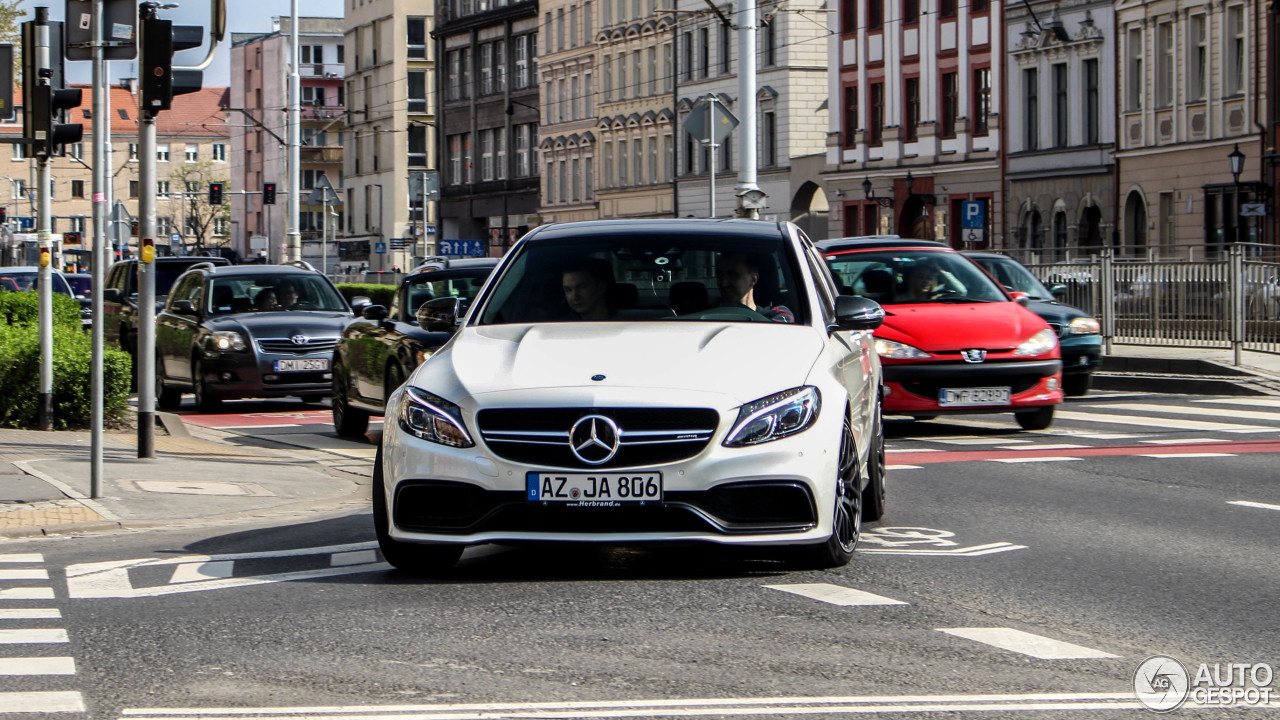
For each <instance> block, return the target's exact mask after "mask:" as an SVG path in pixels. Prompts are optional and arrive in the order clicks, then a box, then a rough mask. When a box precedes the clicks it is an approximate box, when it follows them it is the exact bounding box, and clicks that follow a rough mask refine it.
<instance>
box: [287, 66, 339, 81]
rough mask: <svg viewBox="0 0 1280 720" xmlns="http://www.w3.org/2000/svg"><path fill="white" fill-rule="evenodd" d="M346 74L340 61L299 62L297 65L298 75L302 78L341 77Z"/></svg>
mask: <svg viewBox="0 0 1280 720" xmlns="http://www.w3.org/2000/svg"><path fill="white" fill-rule="evenodd" d="M345 74H346V70H345V69H344V68H343V65H342V63H301V64H300V65H298V76H299V77H302V78H329V79H334V78H337V79H342V76H343V75H345Z"/></svg>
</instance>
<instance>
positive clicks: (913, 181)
mask: <svg viewBox="0 0 1280 720" xmlns="http://www.w3.org/2000/svg"><path fill="white" fill-rule="evenodd" d="M903 184H904V185H906V187H907V197H911V196H912V195H914V194H915V193H913V192H911V188H913V187H915V185H916V179H915V178H913V177H911V171H910V170H908V171H907V179H906V180H904V181H903Z"/></svg>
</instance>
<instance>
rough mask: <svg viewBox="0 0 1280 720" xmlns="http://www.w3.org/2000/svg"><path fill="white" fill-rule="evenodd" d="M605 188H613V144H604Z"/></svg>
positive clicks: (606, 142)
mask: <svg viewBox="0 0 1280 720" xmlns="http://www.w3.org/2000/svg"><path fill="white" fill-rule="evenodd" d="M603 147H604V187H613V143H611V142H609V141H608V140H606V141H605V142H604V145H603Z"/></svg>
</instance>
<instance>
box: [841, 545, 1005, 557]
mask: <svg viewBox="0 0 1280 720" xmlns="http://www.w3.org/2000/svg"><path fill="white" fill-rule="evenodd" d="M1026 549H1027V546H1026V545H1014V544H1013V543H1007V542H998V543H988V544H986V545H970V546H967V547H955V548H949V549H947V550H931V549H926V548H858V552H860V553H866V554H868V555H917V556H940V557H942V556H945V557H978V556H979V555H994V554H995V553H1002V552H1009V551H1010V550H1026Z"/></svg>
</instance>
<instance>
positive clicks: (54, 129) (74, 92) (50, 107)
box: [28, 85, 84, 156]
mask: <svg viewBox="0 0 1280 720" xmlns="http://www.w3.org/2000/svg"><path fill="white" fill-rule="evenodd" d="M81 95H82V93H81V91H80V88H70V89H55V88H53V87H50V86H48V85H36V86H35V88H33V92H32V97H31V128H30V131H31V134H30V135H28V137H29V138H31V139H32V140H34V141H35V144H34V145H33V147H32V150H33V153H32V154H34V155H37V156H38V155H61V154H62V152H63V147H62V146H63V145H69V144H71V143H78V142H80V140H81V139H82V138H83V137H84V126H83V125H81V124H80V123H63V122H58V121H59V120H61V119H62V118H63V117H64V113H65V111H67V110H70V109H71V108H74V107H80V101H81Z"/></svg>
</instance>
